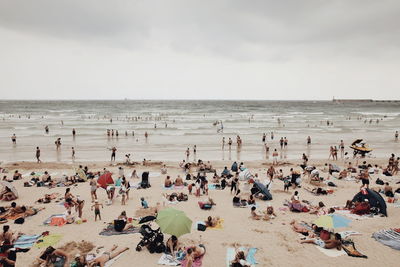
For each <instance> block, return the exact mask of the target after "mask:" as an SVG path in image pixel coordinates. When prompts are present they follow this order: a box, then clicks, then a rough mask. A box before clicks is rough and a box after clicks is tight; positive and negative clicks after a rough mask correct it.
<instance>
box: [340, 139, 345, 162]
mask: <svg viewBox="0 0 400 267" xmlns="http://www.w3.org/2000/svg"><path fill="white" fill-rule="evenodd" d="M339 147H340V157H341V158H343V157H344V142H343V140H340V144H339Z"/></svg>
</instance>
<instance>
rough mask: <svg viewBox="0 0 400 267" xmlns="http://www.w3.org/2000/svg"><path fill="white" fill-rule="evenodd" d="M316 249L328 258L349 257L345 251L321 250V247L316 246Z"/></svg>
mask: <svg viewBox="0 0 400 267" xmlns="http://www.w3.org/2000/svg"><path fill="white" fill-rule="evenodd" d="M314 247H316V248H317V249H318V250H319V251H321V252H322V253H323V254H325V255H326V256H328V257H339V256H343V255H347V254H346V252H345V251H344V250H343V249H341V250H337V249H336V248H333V249H326V248H321V247H320V246H314Z"/></svg>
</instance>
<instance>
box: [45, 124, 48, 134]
mask: <svg viewBox="0 0 400 267" xmlns="http://www.w3.org/2000/svg"><path fill="white" fill-rule="evenodd" d="M44 131H45V133H46V134H49V126H48V125H46V126H45V127H44Z"/></svg>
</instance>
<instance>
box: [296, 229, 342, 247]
mask: <svg viewBox="0 0 400 267" xmlns="http://www.w3.org/2000/svg"><path fill="white" fill-rule="evenodd" d="M300 243H301V244H315V245H317V246H320V247H321V248H325V249H333V248H336V249H337V250H341V249H342V236H341V235H340V234H339V233H336V234H335V238H334V239H328V240H325V241H324V240H321V239H316V238H314V239H308V240H302V241H300Z"/></svg>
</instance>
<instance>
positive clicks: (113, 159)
mask: <svg viewBox="0 0 400 267" xmlns="http://www.w3.org/2000/svg"><path fill="white" fill-rule="evenodd" d="M110 150H111V161H115V152H116V151H117V148H116V147H115V146H113V147H112V148H111V149H110Z"/></svg>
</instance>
